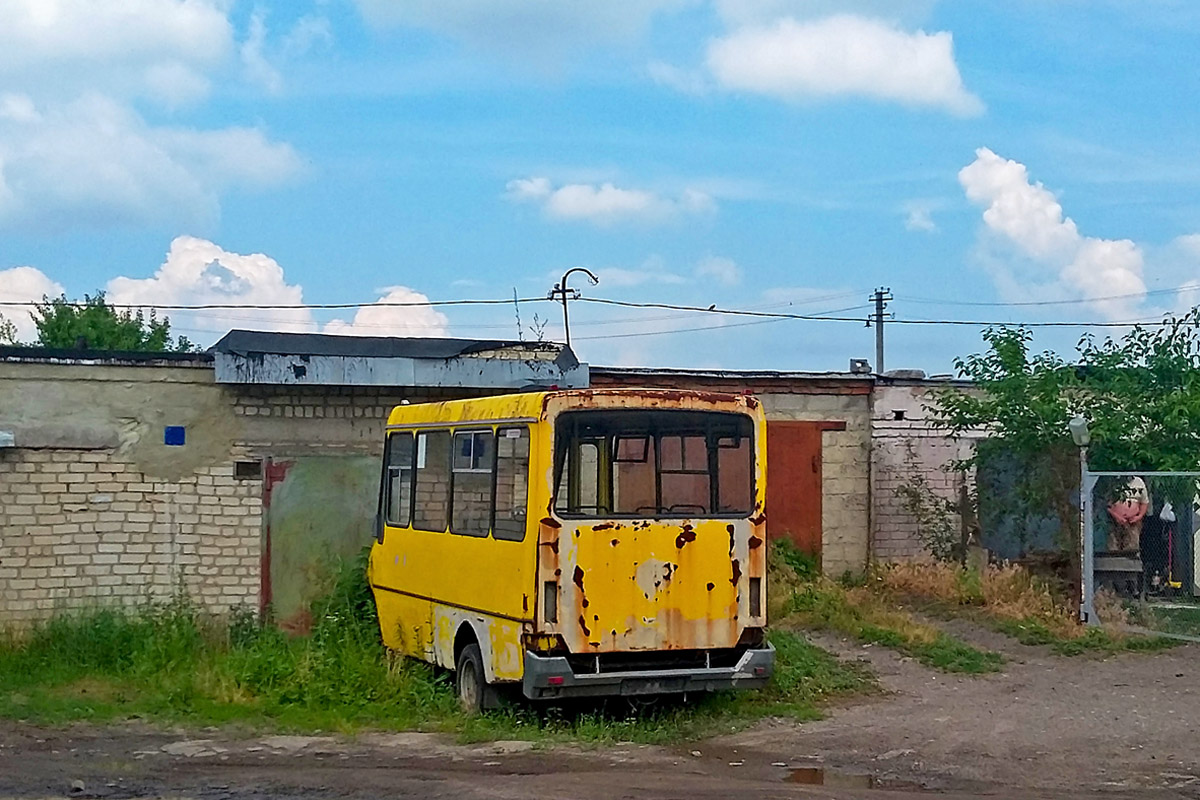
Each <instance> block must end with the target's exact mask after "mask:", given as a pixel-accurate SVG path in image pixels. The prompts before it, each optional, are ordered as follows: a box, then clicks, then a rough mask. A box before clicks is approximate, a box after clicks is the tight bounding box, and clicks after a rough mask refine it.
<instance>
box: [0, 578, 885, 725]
mask: <svg viewBox="0 0 1200 800" xmlns="http://www.w3.org/2000/svg"><path fill="white" fill-rule="evenodd" d="M312 615H313V627H312V631H311V633H310V634H309V635H308V636H305V637H294V636H290V635H288V634H285V633H283V632H282V631H280V630H278V629H276V628H274V627H271V626H262V625H260V624H259V623H258V620H257V619H256V615H255V614H253V613H252V612H250V611H242V612H239V613H235V614H233V615H232V616H231V617H230V618H228V619H225V620H215V619H213V618H211V617H209V616H206V615H205V614H204V613H202V612H201V611H200V609H198V608H197V607H196V606H195V605H194V604H192V603H191V602H189V601H188V600H187V598H185V597H177V598H175V599H173V600H171V601H169V602H166V603H159V604H147V605H143V606H140V607H138V608H134V609H127V610H122V609H102V610H95V611H91V612H87V613H80V614H75V615H69V616H60V617H56V618H54V619H51V620H49V621H47V622H45V623H43V624H40V625H37V626H35V627H34V628H32V629H31V630H28V631H25V632H23V633H21V634H20V635H17V634H14V633H9V634H4V635H0V718H10V719H11V718H24V719H31V720H38V721H43V722H62V721H70V720H78V719H87V720H96V721H105V720H112V719H121V718H127V717H130V716H141V717H146V718H150V719H154V720H162V721H170V722H179V723H184V724H197V725H209V724H220V723H226V722H238V723H243V724H249V725H251V726H253V727H270V728H272V729H283V730H295V731H312V730H352V729H356V728H363V727H367V728H377V729H388V730H412V729H424V730H440V731H449V732H454V733H457V734H459V735H460V736H462V737H464V738H468V739H493V738H513V737H515V738H529V739H547V738H548V739H574V740H585V741H616V740H633V741H649V742H661V741H672V740H677V739H680V738H689V737H694V736H699V735H703V734H705V733H709V732H712V731H715V730H726V731H727V730H729V728H730V727H736V726H740V725H744V724H747V723H749V722H751V721H753V720H755V719H759V718H761V717H763V716H767V715H780V716H790V717H793V718H797V719H811V718H814V717H816V716H819V713H820V712H819V706H820V704H821V703H823V702H825V701H827V700H828V699H830V698H832V697H840V696H845V695H848V694H852V693H855V692H862V691H869V690H871V688H872V687H873V686H874V684H873V682H872V680H871V678H870V676H869V675H867V674H866V673H865V672H864V671H863V670H862V668H861V667H858V666H856V665H847V664H843V663H841V662H839V661H838V660H837V659H835V658H833V657H832V656H830V655H829V654H828V653H826V652H824V651H823V650H820V649H819V648H817V647H815V646H813V645H811V644H809V643H808V642H806V641H804V640H803V639H802V638H801V637H799V636H796V635H794V634H791V633H787V632H775V633H772V634H771V641H772V642H773V643H774V645H775V647H776V649H777V653H778V660H777V668H776V669H777V672H776V676H775V678H774V679H773V681H772V683H771V685H770V686H769V687H768V688H767V689H766V690H764V691H762V692H739V693H724V694H718V695H714V696H710V697H704V698H699V699H696V700H694V701H693V702H689V703H687V704H683V703H680V702H678V701H671V700H667V701H663V702H659V703H656V704H654V705H653V706H652V707H643V706H640V705H639V706H631V705H630V704H629V703H627V702H625V701H623V700H613V701H608V702H600V703H596V702H592V703H587V704H575V705H570V706H565V707H546V706H533V705H530V704H527V703H525V702H524V701H520V702H510V703H508V705H507V706H506V708H505V709H503V710H502V711H500V712H496V713H491V714H487V715H484V716H482V717H477V718H464V717H463V716H461V715H460V713H459V711H458V706H457V702H456V698H455V695H454V691H453V686H452V684H451V681H450V679H449V677H448V676H447V674H446V673H444V672H442V671H439V670H437V669H435V668H433V667H431V666H429V665H426V664H423V663H419V662H416V661H412V660H406V659H390V658H388V655H387V652H386V650H385V648H384V646H383V643H382V641H381V640H380V635H379V623H378V618H377V616H376V612H375V604H374V600H373V598H372V597H371V594H370V589H369V587H368V586H367V583H366V581H365V579H364V570H363V564H362V562H361V561H360V562H357V563H355V564H351V565H348V566H347V567H345V568H344V569H342V570H340V571H339V572H338V573H336V575H335V577H334V579H333V580H332V581H331V585H330V587H329V591H328V593H327V594H326V595H325V596H324V597H323V598H322V599H321V600H320V601H318V602H317V603H316V604H314V606H313V609H312Z"/></svg>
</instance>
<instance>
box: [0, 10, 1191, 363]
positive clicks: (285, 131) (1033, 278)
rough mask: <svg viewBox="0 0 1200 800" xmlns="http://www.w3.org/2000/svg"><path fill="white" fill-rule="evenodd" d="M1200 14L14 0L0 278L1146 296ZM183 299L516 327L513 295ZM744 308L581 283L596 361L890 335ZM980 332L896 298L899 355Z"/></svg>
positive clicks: (980, 296)
mask: <svg viewBox="0 0 1200 800" xmlns="http://www.w3.org/2000/svg"><path fill="white" fill-rule="evenodd" d="M1198 37H1200V4H1196V3H1194V2H1189V1H1188V0H1141V2H1137V3H1134V2H1115V0H1113V1H1109V0H1087V1H1086V2H1085V0H1054V1H1053V2H1047V0H1005V1H1004V2H999V0H996V1H995V2H980V1H976V0H955V2H950V1H949V0H944V1H943V2H935V0H912V1H911V2H909V1H907V0H887V1H886V2H885V1H884V0H862V1H861V2H855V0H847V1H846V2H824V1H823V0H741V1H740V2H735V0H708V1H705V0H645V1H644V2H641V3H626V2H615V0H591V1H590V2H586V3H585V2H575V0H454V2H448V1H446V0H404V2H400V0H358V2H352V0H325V1H324V2H295V1H293V2H288V3H283V2H258V3H251V2H241V1H240V0H236V1H235V0H130V1H129V2H124V3H114V2H98V1H97V2H86V0H79V1H78V2H65V0H64V1H63V2H50V1H49V0H13V2H8V3H4V4H0V304H2V303H3V302H5V301H7V302H21V301H27V300H30V299H36V298H40V297H41V295H42V294H43V293H51V294H56V293H58V292H60V291H61V292H66V294H68V295H69V296H72V297H78V296H80V295H82V294H83V293H85V292H90V291H93V290H95V289H100V288H103V289H106V290H107V291H108V293H109V296H110V298H112V299H113V300H114V301H115V302H126V303H137V304H148V305H149V304H156V303H158V304H195V303H222V302H223V303H234V304H241V303H252V304H257V305H267V306H270V305H281V304H282V305H289V304H299V303H359V302H371V301H376V300H379V299H381V298H385V299H387V300H388V301H391V302H418V301H424V300H426V299H432V300H451V299H461V298H485V299H500V298H508V297H511V296H512V294H513V291H514V289H515V290H516V292H517V294H518V295H520V296H521V297H522V298H538V297H544V296H545V294H546V293H547V291H548V290H549V288H550V287H551V285H552V284H553V283H554V282H555V280H556V279H557V276H558V275H560V274H561V273H562V272H563V271H565V270H566V269H568V268H570V267H574V266H585V267H589V268H591V269H593V270H594V271H596V272H597V273H598V274H599V275H600V279H601V280H600V284H599V285H598V286H595V287H589V286H584V285H583V284H582V283H581V284H580V285H581V288H583V290H584V294H585V296H588V297H600V298H610V299H617V300H623V301H635V302H644V301H648V302H659V303H670V304H679V305H695V306H701V307H708V306H710V305H712V304H716V305H717V306H719V307H721V308H733V309H753V310H762V311H776V312H786V313H795V314H805V315H813V314H821V313H830V315H832V316H849V317H857V318H862V317H863V316H864V315H865V314H866V313H867V309H866V308H865V306H866V302H867V296H868V295H869V294H870V292H871V291H872V290H873V289H874V288H875V287H877V286H888V287H890V288H891V290H892V292H893V294H894V295H895V298H896V299H895V301H894V302H893V303H892V306H891V310H892V311H893V312H894V313H895V314H896V316H897V318H898V319H900V320H913V319H967V320H996V321H1013V322H1021V321H1026V322H1045V321H1064V320H1065V321H1080V322H1093V323H1100V322H1107V323H1112V322H1127V321H1130V320H1135V319H1153V318H1156V317H1157V316H1159V315H1161V314H1162V313H1165V312H1167V311H1173V310H1179V309H1181V308H1186V307H1187V306H1189V305H1190V304H1192V303H1193V302H1196V301H1197V298H1196V297H1195V296H1196V295H1197V292H1196V291H1194V290H1192V289H1191V288H1190V287H1191V286H1193V285H1195V284H1196V281H1197V279H1198V278H1200V158H1198V157H1197V156H1198V155H1200V154H1198V153H1197V149H1198V140H1197V135H1198V131H1200V107H1198V106H1197V104H1196V103H1195V98H1196V97H1197V96H1200V70H1197V68H1196V66H1195V52H1196V45H1197V42H1198V41H1200V39H1198ZM577 277H578V276H577ZM1181 287H1183V288H1182V290H1181ZM1164 290H1169V291H1164ZM938 301H941V302H938ZM1014 303H1019V304H1024V305H1012V304H1014ZM1029 303H1040V304H1041V305H1028V304H1029ZM1047 303H1050V304H1047ZM982 304H990V305H982ZM0 313H3V314H4V315H5V316H6V317H8V318H10V319H13V320H14V321H16V322H17V323H18V325H19V327H20V328H21V330H22V332H23V333H24V334H26V335H28V332H29V326H28V323H27V322H26V319H25V316H24V314H25V312H24V310H23V308H22V307H20V306H8V307H3V306H2V305H0ZM535 314H536V315H537V318H538V320H548V323H547V324H546V327H545V329H544V334H545V335H546V336H548V337H549V338H559V337H560V336H561V317H560V315H559V312H558V311H557V310H556V308H555V307H554V306H551V305H550V304H547V303H538V302H533V301H530V302H525V303H522V304H521V306H520V315H521V319H522V321H523V324H524V330H523V331H522V335H524V336H526V337H531V336H533V335H535V333H534V331H532V330H531V326H533V325H534V315H535ZM171 317H172V320H173V322H174V323H175V327H176V328H177V329H178V330H180V332H183V333H186V334H187V335H189V336H190V337H192V338H193V339H196V340H198V341H200V342H202V343H209V342H211V341H213V340H214V339H215V338H217V336H219V335H220V333H222V332H223V331H224V330H225V329H227V328H229V327H232V326H239V327H259V328H280V329H286V330H310V331H330V332H341V333H361V334H368V335H370V334H379V335H450V336H465V337H483V338H515V337H516V336H517V325H516V321H515V315H514V308H513V306H512V305H511V304H509V305H499V306H494V307H492V306H484V307H479V306H471V307H438V308H436V309H435V308H430V307H428V306H403V307H398V306H377V307H373V308H370V307H369V308H365V309H360V310H357V311H356V310H355V309H348V310H339V311H328V310H308V309H286V310H270V309H256V310H239V311H224V312H206V313H202V312H174V313H172V314H171ZM746 321H748V320H746V319H745V318H740V319H739V318H734V317H724V316H715V315H712V314H699V313H686V312H671V311H663V310H640V309H628V308H619V307H611V306H602V305H597V304H587V303H577V304H576V305H575V306H573V308H572V323H573V325H572V334H573V338H574V340H575V344H576V349H577V351H578V352H579V353H580V355H581V357H583V358H584V359H585V360H588V361H590V362H592V363H597V364H641V365H652V366H688V367H718V366H720V367H727V368H779V369H813V370H825V369H844V368H845V367H846V365H847V363H848V360H849V359H850V358H852V357H868V358H870V357H872V356H873V354H874V340H873V332H872V331H871V330H870V329H868V328H866V327H865V325H864V324H863V323H862V322H805V321H775V322H769V323H763V324H755V325H744V324H741V323H744V322H746ZM697 329H699V330H697ZM1084 330H1085V329H1083V328H1074V329H1047V330H1045V331H1041V332H1039V334H1038V337H1037V340H1036V341H1037V343H1039V344H1041V345H1043V346H1046V347H1052V348H1058V349H1067V348H1069V347H1070V346H1071V344H1072V343H1073V342H1074V341H1075V339H1077V338H1078V336H1079V335H1080V333H1082V332H1083V331H1084ZM1096 330H1101V329H1096ZM1108 330H1115V331H1119V329H1108ZM1101 332H1103V331H1101ZM978 347H979V330H978V328H975V327H971V326H953V327H951V326H932V325H930V326H925V325H907V324H899V325H894V326H892V327H890V328H889V329H888V366H889V367H902V366H905V367H919V368H924V369H926V370H927V371H930V372H945V371H948V370H949V369H950V365H951V362H952V359H953V357H954V356H956V355H960V354H965V353H968V352H972V351H974V350H976V349H978Z"/></svg>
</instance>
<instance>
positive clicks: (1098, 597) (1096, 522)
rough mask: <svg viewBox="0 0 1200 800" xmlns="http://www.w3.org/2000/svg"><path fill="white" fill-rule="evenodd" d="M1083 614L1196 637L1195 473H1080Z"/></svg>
mask: <svg viewBox="0 0 1200 800" xmlns="http://www.w3.org/2000/svg"><path fill="white" fill-rule="evenodd" d="M1082 484H1083V491H1082V495H1081V496H1082V498H1083V503H1082V505H1081V517H1082V522H1083V524H1082V526H1081V527H1082V531H1081V539H1082V541H1081V547H1080V550H1081V553H1082V556H1083V558H1082V562H1083V564H1082V566H1083V569H1082V581H1081V584H1082V587H1081V588H1082V597H1081V602H1080V617H1081V619H1082V620H1083V621H1084V622H1087V623H1089V624H1101V623H1103V624H1105V625H1109V626H1113V627H1117V628H1128V629H1133V630H1150V631H1154V632H1158V633H1165V634H1179V635H1185V636H1197V635H1200V564H1198V563H1197V559H1198V558H1200V472H1149V473H1146V472H1142V473H1137V472H1092V471H1089V470H1086V469H1085V470H1083V472H1082Z"/></svg>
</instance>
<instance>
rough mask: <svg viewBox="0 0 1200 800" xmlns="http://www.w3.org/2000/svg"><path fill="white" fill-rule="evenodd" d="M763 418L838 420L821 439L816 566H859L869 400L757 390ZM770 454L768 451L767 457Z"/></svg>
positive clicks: (867, 480)
mask: <svg viewBox="0 0 1200 800" xmlns="http://www.w3.org/2000/svg"><path fill="white" fill-rule="evenodd" d="M758 397H759V399H761V400H762V403H763V408H764V409H765V411H766V413H767V420H768V421H770V420H813V421H820V422H828V421H832V422H841V423H844V424H845V426H846V428H845V430H840V431H838V430H830V431H826V432H824V433H823V434H822V441H821V445H822V446H821V486H822V491H821V568H822V570H824V572H825V573H826V574H828V575H841V574H842V573H843V572H846V571H847V570H849V571H851V572H861V571H862V570H863V568H864V567H865V566H866V565H867V562H868V532H869V531H870V529H871V508H870V485H871V468H870V463H871V455H870V454H871V404H870V396H869V395H867V394H780V393H771V392H769V391H762V392H760V393H759V394H758ZM769 458H770V456H769V455H768V459H769Z"/></svg>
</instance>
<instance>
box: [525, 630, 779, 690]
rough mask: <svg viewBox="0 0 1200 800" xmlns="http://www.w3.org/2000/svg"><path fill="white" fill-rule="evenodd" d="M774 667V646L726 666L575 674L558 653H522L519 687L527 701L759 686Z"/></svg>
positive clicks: (750, 652) (755, 651)
mask: <svg viewBox="0 0 1200 800" xmlns="http://www.w3.org/2000/svg"><path fill="white" fill-rule="evenodd" d="M774 670H775V648H774V647H772V646H771V645H770V644H767V645H766V646H765V647H762V648H758V649H753V650H747V651H746V652H745V653H744V654H743V655H742V657H741V658H740V659H739V660H738V662H737V664H736V665H735V666H732V667H719V668H699V669H662V670H634V671H626V672H588V673H577V672H574V671H573V670H572V669H571V665H570V663H569V662H568V661H567V659H566V658H563V657H561V656H543V655H538V654H537V653H534V652H531V651H529V650H526V651H525V678H524V680H523V681H522V686H521V688H522V691H523V692H524V694H525V696H526V697H527V698H529V699H531V700H556V699H562V698H569V697H603V696H625V697H631V696H637V695H655V694H680V693H685V692H716V691H721V690H725V689H761V688H762V687H764V686H766V685H767V681H769V680H770V678H771V674H772V673H773V672H774Z"/></svg>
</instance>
